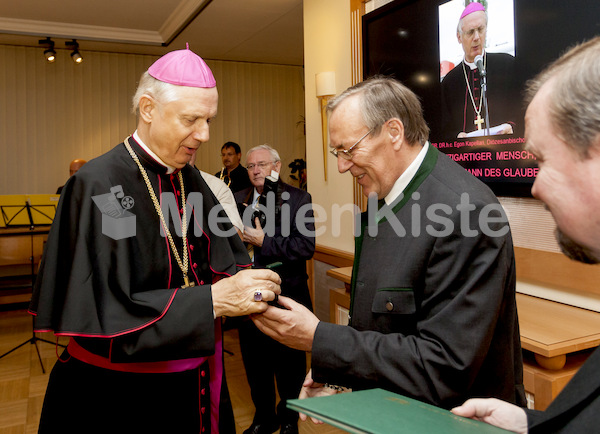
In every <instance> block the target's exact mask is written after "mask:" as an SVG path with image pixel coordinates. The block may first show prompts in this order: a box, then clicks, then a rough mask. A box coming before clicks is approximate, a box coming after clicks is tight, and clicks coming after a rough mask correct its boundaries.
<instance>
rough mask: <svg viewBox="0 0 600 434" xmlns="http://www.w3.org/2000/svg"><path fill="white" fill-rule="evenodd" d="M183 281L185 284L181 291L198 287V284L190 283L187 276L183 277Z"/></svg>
mask: <svg viewBox="0 0 600 434" xmlns="http://www.w3.org/2000/svg"><path fill="white" fill-rule="evenodd" d="M183 281H184V284H183V285H182V286H181V289H183V288H190V287H192V286H196V284H195V283H194V282H190V279H188V277H187V275H186V274H184V275H183Z"/></svg>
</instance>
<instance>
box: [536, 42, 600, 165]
mask: <svg viewBox="0 0 600 434" xmlns="http://www.w3.org/2000/svg"><path fill="white" fill-rule="evenodd" d="M546 83H548V84H549V85H550V86H552V91H551V93H550V95H549V104H548V106H547V109H548V113H549V116H550V120H551V122H552V124H553V125H554V128H555V131H554V132H555V133H556V134H557V136H558V137H559V138H560V139H561V140H562V141H564V142H565V143H566V144H567V146H569V147H570V148H571V149H573V150H574V151H575V152H577V153H578V154H579V155H580V156H581V157H582V158H588V157H589V151H590V149H591V147H592V146H593V145H594V142H595V141H596V140H597V139H598V137H599V135H600V37H598V36H597V37H595V38H594V39H591V40H589V41H587V42H584V43H582V44H579V45H576V46H574V47H572V48H571V49H570V50H568V51H567V52H566V53H565V54H563V55H562V56H561V57H560V58H559V59H557V60H556V61H554V62H553V63H551V64H550V65H549V66H548V67H547V68H546V69H545V70H543V71H542V72H541V73H540V74H538V75H537V76H536V77H535V78H534V79H532V80H530V81H528V82H527V89H526V99H525V102H526V103H527V104H529V103H531V101H532V100H533V98H534V97H535V95H536V94H537V93H538V91H539V90H540V89H541V87H542V86H543V85H544V84H546Z"/></svg>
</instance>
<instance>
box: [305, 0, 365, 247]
mask: <svg viewBox="0 0 600 434" xmlns="http://www.w3.org/2000/svg"><path fill="white" fill-rule="evenodd" d="M351 67H352V62H351V47H350V1H349V0H327V1H323V0H304V72H305V82H306V157H307V166H308V191H309V192H310V193H311V194H312V197H313V203H314V204H315V205H316V206H317V205H320V206H321V207H322V208H323V209H324V210H325V214H326V216H327V221H325V222H322V223H317V230H318V231H319V230H321V231H324V233H323V234H321V235H319V236H318V237H317V243H318V244H320V245H322V246H327V247H333V248H336V249H340V250H343V251H346V252H354V238H353V234H352V232H353V224H354V223H353V217H352V215H351V213H350V212H345V213H344V214H342V218H341V220H340V219H335V218H332V214H333V213H332V207H333V206H334V205H338V206H350V205H352V203H353V192H352V188H353V186H352V176H351V175H350V174H349V173H344V174H340V173H338V171H337V163H336V161H335V159H334V158H333V156H332V155H330V154H329V153H327V158H328V171H327V181H325V179H324V173H323V141H322V137H321V106H320V102H319V100H318V98H317V97H316V88H315V87H316V86H315V75H316V74H317V73H319V72H323V71H335V75H336V77H335V78H336V91H337V93H340V92H342V91H343V90H345V89H346V88H347V87H349V86H350V85H351V84H352V80H351ZM325 214H324V215H325ZM336 228H337V229H341V230H340V234H339V235H338V234H336V233H335V230H336Z"/></svg>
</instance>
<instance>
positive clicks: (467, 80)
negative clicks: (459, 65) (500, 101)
mask: <svg viewBox="0 0 600 434" xmlns="http://www.w3.org/2000/svg"><path fill="white" fill-rule="evenodd" d="M483 62H484V68H485V63H487V56H485V57H484V58H483ZM463 72H464V73H465V82H466V83H467V89H468V90H469V96H470V97H471V102H472V103H473V108H474V109H475V113H477V116H481V115H480V113H481V102H482V101H483V98H480V99H479V110H477V106H476V105H475V98H473V92H471V84H470V83H469V79H468V78H467V68H465V62H463Z"/></svg>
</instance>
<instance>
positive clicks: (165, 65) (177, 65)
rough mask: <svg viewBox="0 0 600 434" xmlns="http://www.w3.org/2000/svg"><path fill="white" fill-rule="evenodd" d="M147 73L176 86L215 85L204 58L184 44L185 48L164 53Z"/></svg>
mask: <svg viewBox="0 0 600 434" xmlns="http://www.w3.org/2000/svg"><path fill="white" fill-rule="evenodd" d="M148 74H150V75H151V76H152V77H154V78H156V79H157V80H160V81H163V82H165V83H171V84H176V85H178V86H188V87H204V88H211V87H215V86H216V85H217V81H216V80H215V77H214V76H213V73H212V71H211V70H210V68H209V67H208V65H207V64H206V62H205V61H204V60H202V58H201V57H200V56H198V55H197V54H196V53H194V52H193V51H192V50H190V47H189V45H188V44H187V43H186V44H185V50H176V51H171V52H170V53H167V54H165V55H164V56H162V57H161V58H160V59H158V60H157V61H156V62H154V63H153V64H152V65H151V66H150V68H148Z"/></svg>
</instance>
